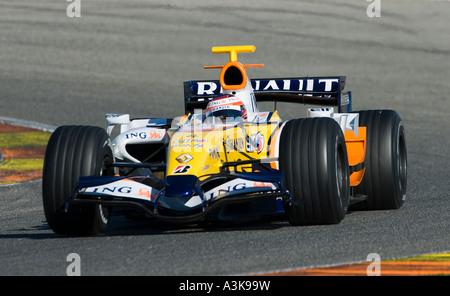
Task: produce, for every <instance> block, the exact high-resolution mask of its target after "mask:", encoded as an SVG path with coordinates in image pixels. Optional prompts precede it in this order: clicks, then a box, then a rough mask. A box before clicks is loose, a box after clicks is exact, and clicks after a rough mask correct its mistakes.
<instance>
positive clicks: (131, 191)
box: [80, 180, 159, 200]
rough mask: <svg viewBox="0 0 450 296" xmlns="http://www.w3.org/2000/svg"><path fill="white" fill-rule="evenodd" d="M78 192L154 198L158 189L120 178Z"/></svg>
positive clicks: (146, 198) (145, 198) (144, 198)
mask: <svg viewBox="0 0 450 296" xmlns="http://www.w3.org/2000/svg"><path fill="white" fill-rule="evenodd" d="M80 192H84V193H89V194H90V195H95V194H96V193H97V194H100V195H111V196H122V197H129V198H137V199H143V200H155V199H156V196H157V194H158V192H159V191H158V190H156V189H154V188H152V187H150V186H146V185H143V184H142V183H139V182H136V181H132V180H120V181H116V182H112V183H110V184H106V185H102V186H95V187H88V188H85V190H81V191H80Z"/></svg>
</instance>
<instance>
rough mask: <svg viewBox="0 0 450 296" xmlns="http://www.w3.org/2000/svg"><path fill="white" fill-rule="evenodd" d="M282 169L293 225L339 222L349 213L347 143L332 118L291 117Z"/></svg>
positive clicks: (283, 139) (285, 133)
mask: <svg viewBox="0 0 450 296" xmlns="http://www.w3.org/2000/svg"><path fill="white" fill-rule="evenodd" d="M279 164H280V169H281V170H282V171H283V173H284V180H285V186H286V188H287V190H289V192H290V193H291V195H292V199H293V202H292V204H289V203H288V202H286V203H285V204H284V210H285V213H286V215H287V218H288V220H289V222H290V223H291V224H293V225H315V224H337V223H339V222H340V221H341V220H342V219H343V218H344V216H345V214H346V213H347V209H348V204H349V196H350V179H349V166H348V156H347V147H346V144H345V138H344V135H343V133H342V130H341V128H340V127H339V125H338V124H337V122H336V121H335V120H333V119H331V118H305V119H295V120H290V121H288V122H287V123H286V125H285V126H284V128H283V130H282V133H281V138H280V157H279Z"/></svg>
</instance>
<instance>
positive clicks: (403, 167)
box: [396, 124, 407, 199]
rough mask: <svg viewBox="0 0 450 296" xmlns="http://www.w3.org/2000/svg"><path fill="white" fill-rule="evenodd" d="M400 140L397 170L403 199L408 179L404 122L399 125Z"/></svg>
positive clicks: (398, 143)
mask: <svg viewBox="0 0 450 296" xmlns="http://www.w3.org/2000/svg"><path fill="white" fill-rule="evenodd" d="M398 135H399V137H398V141H397V147H396V148H397V151H396V152H397V153H396V154H397V172H398V182H399V184H398V185H399V189H400V193H401V194H402V199H404V198H405V192H406V180H407V156H406V142H405V137H404V135H403V130H402V124H400V125H399V131H398Z"/></svg>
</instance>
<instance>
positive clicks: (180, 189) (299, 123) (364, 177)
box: [43, 46, 407, 235]
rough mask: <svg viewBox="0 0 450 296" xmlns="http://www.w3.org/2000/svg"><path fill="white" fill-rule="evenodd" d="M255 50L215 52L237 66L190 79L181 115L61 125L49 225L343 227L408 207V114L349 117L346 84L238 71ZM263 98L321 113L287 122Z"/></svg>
mask: <svg viewBox="0 0 450 296" xmlns="http://www.w3.org/2000/svg"><path fill="white" fill-rule="evenodd" d="M254 51H255V47H254V46H226V47H213V48H212V52H213V53H227V54H229V58H230V60H229V62H227V63H226V64H225V65H221V66H207V67H205V68H219V69H221V72H220V79H219V80H211V81H187V82H184V92H185V114H184V115H183V116H180V117H177V118H173V119H167V118H163V119H161V118H147V119H130V117H129V115H128V114H107V115H106V121H107V128H106V130H104V129H102V128H99V127H92V126H61V127H59V128H57V129H56V130H55V131H54V133H53V134H52V136H51V138H50V140H49V143H48V146H47V150H46V153H45V160H44V170H43V205H44V211H45V216H46V218H47V221H48V223H49V225H50V227H51V228H52V229H53V230H54V231H55V232H57V233H63V234H77V235H79V234H98V233H100V232H101V231H102V230H104V229H105V227H106V225H107V223H108V219H109V217H110V216H111V215H125V216H127V217H135V216H136V215H138V214H140V215H141V216H143V217H146V218H153V219H159V220H163V221H168V222H177V223H188V222H189V223H190V222H196V223H197V222H200V221H206V222H207V223H210V222H216V221H225V222H227V221H228V222H230V221H246V220H251V219H257V218H258V219H259V218H262V217H264V218H267V217H272V216H273V217H277V218H280V217H283V218H285V219H287V220H288V221H289V222H290V223H291V224H292V225H314V224H335V223H339V222H340V221H341V220H342V219H343V218H344V216H345V214H346V213H347V211H348V209H349V206H354V207H355V208H356V207H359V208H362V209H396V208H399V207H400V206H401V205H402V204H403V201H404V199H405V192H406V181H407V180H406V179H407V178H406V177H407V172H406V168H407V159H406V143H405V132H404V127H403V124H402V121H401V119H400V117H399V115H398V114H397V113H396V112H395V111H391V110H372V111H359V112H351V103H352V97H351V92H350V91H348V92H344V86H345V76H333V77H306V78H302V77H297V78H277V79H273V78H270V79H249V78H248V76H247V73H246V68H248V67H261V66H263V65H260V64H256V65H255V64H251V65H244V64H241V63H240V62H239V61H238V60H237V55H238V53H243V52H254ZM260 101H274V102H275V104H276V102H291V103H301V104H313V105H321V106H320V107H315V108H310V109H308V110H307V116H306V118H300V119H293V120H287V121H283V120H282V119H281V118H280V116H279V115H278V113H277V111H276V110H274V111H265V112H261V111H260V110H258V107H257V102H260ZM275 106H276V105H275ZM327 106H337V112H334V111H335V110H334V108H333V107H327ZM115 127H118V128H119V129H120V130H119V131H117V129H116V128H115ZM114 132H115V133H116V134H117V135H116V136H115V137H114V139H113V140H111V138H112V135H113V134H114Z"/></svg>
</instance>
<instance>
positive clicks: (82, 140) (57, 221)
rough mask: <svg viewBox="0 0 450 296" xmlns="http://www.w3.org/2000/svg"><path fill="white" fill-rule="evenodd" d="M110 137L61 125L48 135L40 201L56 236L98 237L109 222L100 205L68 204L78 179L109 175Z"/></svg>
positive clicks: (98, 131)
mask: <svg viewBox="0 0 450 296" xmlns="http://www.w3.org/2000/svg"><path fill="white" fill-rule="evenodd" d="M112 163H113V154H112V151H111V148H110V145H109V136H108V135H107V133H106V131H105V130H104V129H102V128H100V127H92V126H61V127H59V128H57V129H56V130H55V131H54V132H53V134H52V135H51V137H50V139H49V142H48V145H47V148H46V152H45V158H44V169H43V177H42V199H43V206H44V213H45V217H46V219H47V222H48V224H49V226H50V228H51V229H52V230H53V231H54V232H56V233H59V234H69V235H95V234H100V233H101V232H102V231H103V230H104V229H105V227H106V225H107V222H108V210H107V209H106V208H104V207H102V206H101V205H76V206H75V205H71V206H70V207H66V206H67V201H68V200H69V199H70V198H72V197H73V194H74V187H75V186H76V184H77V183H78V179H79V177H80V176H95V175H96V176H99V175H111V174H113V169H112V168H111V167H109V166H108V164H112Z"/></svg>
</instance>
